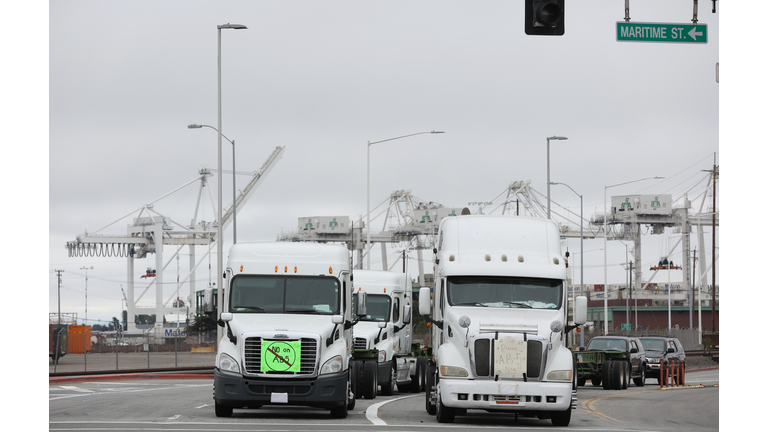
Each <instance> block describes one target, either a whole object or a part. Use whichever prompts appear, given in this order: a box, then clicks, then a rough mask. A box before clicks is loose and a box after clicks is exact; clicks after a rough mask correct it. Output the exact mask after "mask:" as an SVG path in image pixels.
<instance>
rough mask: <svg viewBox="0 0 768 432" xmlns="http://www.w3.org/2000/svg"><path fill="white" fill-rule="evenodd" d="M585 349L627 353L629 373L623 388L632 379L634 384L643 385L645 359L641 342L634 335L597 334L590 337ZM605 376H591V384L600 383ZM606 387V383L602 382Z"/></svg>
mask: <svg viewBox="0 0 768 432" xmlns="http://www.w3.org/2000/svg"><path fill="white" fill-rule="evenodd" d="M587 351H604V352H606V353H619V352H621V353H627V354H628V359H629V364H630V367H629V374H628V376H627V377H626V379H625V380H624V381H625V385H624V388H626V387H627V386H628V385H629V381H630V380H632V381H633V382H634V383H635V385H636V386H638V387H642V386H644V385H645V371H646V363H647V360H646V358H645V350H644V349H643V344H642V343H641V342H640V340H639V339H638V338H636V337H628V336H597V337H594V338H592V339H591V340H590V341H589V343H588V344H587ZM601 380H602V381H604V380H605V378H602V379H600V378H598V377H596V376H595V377H592V384H593V385H600V384H599V382H600V381H601ZM603 384H604V385H603V387H604V388H605V387H606V385H605V384H606V383H603Z"/></svg>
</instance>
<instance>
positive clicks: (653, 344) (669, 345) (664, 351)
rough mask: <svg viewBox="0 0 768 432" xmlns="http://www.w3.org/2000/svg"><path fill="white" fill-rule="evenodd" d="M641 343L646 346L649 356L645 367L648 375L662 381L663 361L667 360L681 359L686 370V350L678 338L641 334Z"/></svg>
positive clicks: (647, 355)
mask: <svg viewBox="0 0 768 432" xmlns="http://www.w3.org/2000/svg"><path fill="white" fill-rule="evenodd" d="M639 339H640V343H642V344H643V348H645V355H646V357H647V358H648V366H646V368H645V374H646V376H649V377H651V378H656V380H657V381H658V382H659V383H661V380H660V375H661V362H663V361H665V360H680V361H682V362H683V370H685V350H684V349H683V344H681V343H680V341H679V340H677V338H674V337H671V336H641V337H640V338H639Z"/></svg>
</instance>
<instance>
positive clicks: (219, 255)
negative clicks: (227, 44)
mask: <svg viewBox="0 0 768 432" xmlns="http://www.w3.org/2000/svg"><path fill="white" fill-rule="evenodd" d="M216 28H217V29H218V30H219V31H218V46H217V50H218V54H217V57H218V59H217V60H218V71H217V72H218V100H219V109H218V111H219V112H218V116H219V127H218V128H217V129H216V130H217V131H218V132H219V157H218V159H219V160H218V167H219V175H221V171H222V169H221V137H222V133H221V29H234V30H244V29H247V28H248V27H246V26H244V25H242V24H229V23H227V24H220V25H218V26H216ZM233 175H234V174H233ZM217 183H218V184H219V187H218V194H219V197H218V201H219V202H218V206H219V208H218V210H217V213H218V214H217V216H216V220H217V221H218V229H217V232H216V282H217V285H218V287H219V291H218V295H217V296H216V297H217V301H218V302H219V308H218V309H219V310H218V312H219V313H218V317H217V318H221V309H222V307H223V306H224V290H223V286H222V285H223V283H222V282H223V277H222V275H221V272H222V271H223V270H222V269H223V268H224V244H223V242H222V237H223V236H224V229H223V228H224V227H223V224H222V223H221V217H222V211H221V207H222V204H221V198H222V188H221V183H222V182H221V181H219V182H217ZM222 336H223V331H222V328H221V327H218V326H217V327H216V344H217V345H218V343H219V340H221V337H222Z"/></svg>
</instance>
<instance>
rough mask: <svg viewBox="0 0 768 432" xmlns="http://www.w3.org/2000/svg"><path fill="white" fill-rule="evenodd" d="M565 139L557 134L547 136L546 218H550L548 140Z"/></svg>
mask: <svg viewBox="0 0 768 432" xmlns="http://www.w3.org/2000/svg"><path fill="white" fill-rule="evenodd" d="M567 139H568V137H562V136H557V135H555V136H551V137H547V219H551V217H550V213H551V211H550V205H549V185H550V182H549V140H567ZM568 187H570V186H568ZM571 190H573V189H571ZM574 192H576V191H574ZM576 195H578V194H576Z"/></svg>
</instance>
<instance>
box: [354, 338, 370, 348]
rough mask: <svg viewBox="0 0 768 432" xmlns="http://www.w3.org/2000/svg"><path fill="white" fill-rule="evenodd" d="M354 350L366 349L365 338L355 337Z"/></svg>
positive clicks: (366, 341)
mask: <svg viewBox="0 0 768 432" xmlns="http://www.w3.org/2000/svg"><path fill="white" fill-rule="evenodd" d="M355 349H356V350H364V349H368V340H367V339H366V338H361V337H356V338H355Z"/></svg>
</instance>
